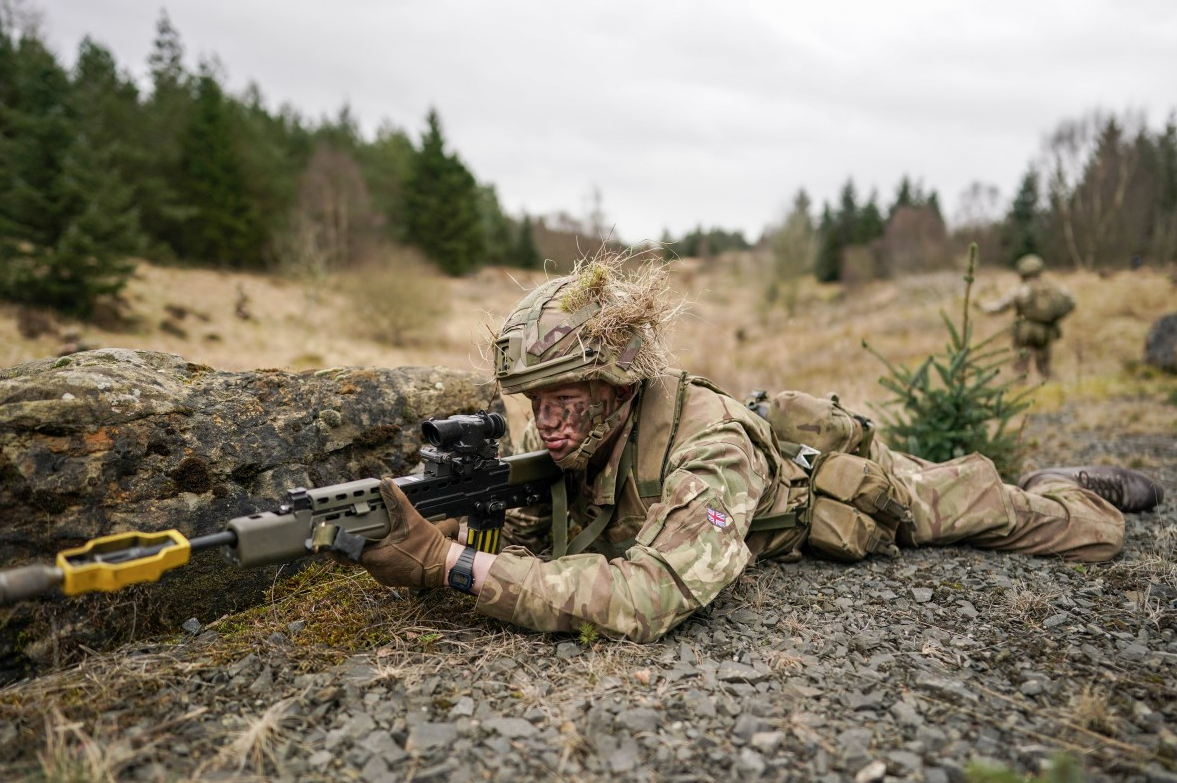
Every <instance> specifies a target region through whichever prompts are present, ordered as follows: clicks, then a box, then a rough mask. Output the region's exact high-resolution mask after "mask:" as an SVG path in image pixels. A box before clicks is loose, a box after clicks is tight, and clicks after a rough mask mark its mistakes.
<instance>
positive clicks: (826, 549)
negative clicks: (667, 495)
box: [619, 371, 911, 561]
mask: <svg viewBox="0 0 1177 783" xmlns="http://www.w3.org/2000/svg"><path fill="white" fill-rule="evenodd" d="M692 385H693V386H702V387H705V388H707V389H710V390H711V391H713V392H716V393H718V394H723V395H725V396H731V395H728V394H727V393H726V392H724V391H723V390H722V389H720V388H719V387H717V386H716V385H715V384H714V383H712V382H711V381H709V380H707V379H706V378H702V377H700V376H696V375H690V374H689V373H686V372H682V371H677V372H676V371H671V372H670V373H667V374H666V375H664V376H662V377H661V378H660V379H657V380H656V381H655V382H653V383H648V384H647V388H646V390H645V393H644V394H643V399H642V401H641V406H640V409H639V413H638V421H637V427H636V431H635V432H634V434H633V440H632V441H631V443H630V447H631V448H633V447H636V445H637V444H638V443H641V444H643V448H641V449H636V452H637V458H636V459H633V451H630V450H629V449H627V451H628V453H629V458H626V457H624V456H623V467H622V470H621V471H619V473H620V475H621V476H624V475H625V474H627V473H629V472H630V471H632V476H633V478H634V480H635V483H636V486H637V489H638V494H639V495H640V496H641V497H642V500H643V502H644V503H646V504H647V505H649V504H650V503H653V502H657V500H658V499H659V498H660V497H661V492H662V482H663V479H664V478H665V474H666V468H667V462H668V460H669V457H670V450H671V446H672V444H673V442H674V440H675V437H676V435H677V433H678V425H679V419H680V417H681V414H682V406H683V398H684V397H685V396H686V392H687V389H688V388H689V387H690V386H692ZM745 405H746V407H747V408H749V409H751V410H753V411H755V412H756V413H757V414H759V415H760V417H761V418H763V419H765V420H767V422H768V424H769V427H767V428H764V429H761V428H756V427H753V428H751V429H749V430H748V434H749V436H750V437H751V438H752V440H753V443H754V444H755V445H756V446H757V447H758V448H761V449H763V450H765V451H766V452H771V451H775V452H776V453H777V454H779V455H780V457H782V458H783V459H784V460H788V461H789V462H791V463H793V464H794V465H796V466H798V467H800V468H801V469H803V470H804V474H801V475H805V474H807V475H808V476H809V482H808V483H809V492H808V498H807V500H806V501H804V505H802V506H798V505H796V504H795V502H794V501H793V493H792V492H790V491H786V490H787V488H786V487H781V488H780V490H779V491H778V495H777V500H776V503H775V504H774V506H773V508H771V509H769V510H768V511H767V512H766V513H763V514H759V515H757V517H756V519H754V520H753V521H752V524H751V532H752V533H759V534H762V535H764V534H768V535H772V536H774V539H775V540H776V541H778V543H779V542H781V541H787V542H791V543H790V545H789V546H787V547H786V549H785V551H783V552H778V553H771V549H772V547H770V556H773V557H780V556H783V557H784V559H795V557H794V555H796V556H799V553H796V552H795V545H796V546H799V545H800V542H801V540H802V539H800V538H797V537H796V536H791V535H789V533H788V531H789V530H793V529H796V528H797V527H799V526H800V527H806V528H808V534H807V535H806V536H805V537H804V538H805V539H807V540H808V544H809V546H810V548H811V549H812V550H815V551H817V552H818V553H820V554H822V555H824V556H826V557H831V558H835V559H838V560H848V561H854V560H860V559H862V558H864V557H866V556H867V555H869V554H871V553H880V554H886V555H889V556H894V555H895V554H897V553H898V550H897V549H896V547H895V538H896V531H897V529H898V528H899V526H900V525H902V524H904V523H907V522H910V518H911V513H910V510H909V507H910V503H911V497H910V495H909V494H908V492H907V490H906V489H905V488H903V487H902V486H901V485H899V484H898V483H897V482H895V481H894V480H893V478H892V477H891V476H889V475H887V474H886V473H885V472H884V471H883V470H882V468H881V467H880V466H879V465H877V464H876V463H874V462H872V461H871V460H870V459H869V454H870V450H871V444H872V441H873V436H874V428H873V426H872V424H871V422H870V420H869V419H867V418H866V417H864V416H859V415H857V414H854V413H851V412H850V411H848V410H846V409H845V408H843V407H842V405H841V403H840V402H839V401H838V398H837V396H836V395H830V396H829V397H826V398H818V397H813V396H811V395H808V394H804V393H802V392H794V391H785V392H780V393H778V394H775V395H772V396H769V395H768V393H767V392H754V393H753V396H752V397H751V398H750V399H749V400H747V401H746V403H745ZM770 441H771V443H770ZM774 447H775V449H774ZM631 459H632V461H630V460H631ZM789 472H790V473H792V472H798V473H799V471H796V468H793V469H792V470H791V471H789ZM784 478H785V476H784V475H781V476H780V477H778V480H781V479H784ZM782 534H783V538H782V537H781V536H782ZM792 542H795V545H794V543H792Z"/></svg>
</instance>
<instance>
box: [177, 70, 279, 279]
mask: <svg viewBox="0 0 1177 783" xmlns="http://www.w3.org/2000/svg"><path fill="white" fill-rule="evenodd" d="M180 171H181V179H180V182H179V190H180V196H181V198H182V200H183V201H184V203H186V204H187V205H189V206H190V207H191V208H192V210H193V214H192V215H191V216H190V217H189V218H188V220H186V221H185V223H184V228H183V230H182V232H181V234H180V238H181V242H180V248H179V249H180V250H181V252H182V253H183V254H184V255H186V256H188V257H190V258H194V259H200V260H204V261H212V262H215V263H218V264H223V265H227V266H230V267H235V268H248V267H257V266H260V265H261V261H262V255H261V244H262V236H261V231H260V226H259V224H258V219H257V215H256V213H255V212H254V210H253V206H252V204H250V203H249V201H248V199H247V198H246V196H245V182H244V177H243V176H242V167H241V161H240V159H239V158H238V155H237V151H236V146H235V143H234V133H233V123H232V116H231V113H230V109H229V106H228V103H227V102H226V100H225V97H224V94H223V93H222V92H221V87H220V85H219V84H218V83H217V80H216V78H215V77H214V75H213V74H212V72H211V69H209V68H207V67H206V68H204V69H203V73H202V74H201V75H200V77H199V79H198V81H197V87H196V104H195V106H194V107H193V112H192V114H191V117H190V118H189V122H188V125H187V127H186V128H185V129H184V133H183V135H182V136H181V139H180Z"/></svg>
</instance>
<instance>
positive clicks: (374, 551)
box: [360, 478, 458, 587]
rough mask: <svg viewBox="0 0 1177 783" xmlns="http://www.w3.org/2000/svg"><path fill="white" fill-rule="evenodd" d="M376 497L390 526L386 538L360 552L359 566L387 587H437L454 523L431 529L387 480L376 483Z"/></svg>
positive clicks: (440, 582)
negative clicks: (383, 507)
mask: <svg viewBox="0 0 1177 783" xmlns="http://www.w3.org/2000/svg"><path fill="white" fill-rule="evenodd" d="M380 496H381V497H382V498H384V506H385V508H386V509H388V519H389V522H390V523H391V524H390V528H389V531H388V535H387V536H385V537H384V538H383V539H381V540H380V541H377V542H376V543H375V544H372V545H371V546H369V547H368V548H366V549H365V550H364V552H363V554H362V555H360V565H362V566H363V567H364V568H366V569H368V572H369V573H371V574H372V576H373V577H374V578H375V579H376V581H377V582H379V583H380V584H382V585H387V586H388V587H440V586H441V585H442V584H443V580H444V577H445V556H446V553H447V552H449V548H450V542H451V541H452V539H453V537H454V536H456V535H457V532H458V522H457V520H454V519H447V520H445V521H444V522H442V523H440V524H437V525H434V524H433V523H432V522H430V521H429V520H427V519H425V517H423V516H421V515H420V514H419V513H417V509H415V508H413V505H412V504H411V503H409V501H408V498H406V497H405V493H404V492H402V491H401V488H400V487H398V486H397V485H396V482H395V481H393V480H392V479H391V478H386V479H384V481H382V482H381V483H380Z"/></svg>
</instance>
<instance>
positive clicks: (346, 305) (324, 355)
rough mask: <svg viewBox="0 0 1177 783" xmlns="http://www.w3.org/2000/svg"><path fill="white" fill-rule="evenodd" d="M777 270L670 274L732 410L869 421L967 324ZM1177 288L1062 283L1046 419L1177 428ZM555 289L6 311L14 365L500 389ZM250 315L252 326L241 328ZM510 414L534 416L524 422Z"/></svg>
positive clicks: (982, 323) (331, 286)
mask: <svg viewBox="0 0 1177 783" xmlns="http://www.w3.org/2000/svg"><path fill="white" fill-rule="evenodd" d="M763 266H764V261H763V260H762V259H757V258H755V257H754V256H752V255H751V254H745V255H743V256H741V257H736V258H730V259H723V260H719V261H714V262H710V263H704V262H702V261H699V260H697V259H685V260H680V261H676V262H674V263H673V264H672V266H671V275H672V282H673V285H674V287H675V288H676V289H677V290H678V291H679V292H680V293H681V295H682V296H683V297H684V298H685V299H687V301H688V302H689V303H690V307H689V309H688V315H687V316H686V317H684V318H683V319H682V320H681V321H680V324H679V326H678V328H677V330H676V332H675V334H674V339H673V340H672V345H673V346H674V347H675V350H676V355H677V357H678V362H677V364H678V366H681V367H684V368H686V369H689V370H691V371H693V372H697V373H700V374H703V375H707V376H709V377H711V378H712V379H713V380H715V381H716V382H717V383H719V384H720V385H721V386H723V387H724V388H726V389H728V390H729V391H731V392H732V393H733V394H737V395H743V394H745V393H747V392H748V391H750V390H751V389H754V388H761V389H769V390H779V389H785V388H790V389H798V390H801V391H806V392H809V393H812V394H818V395H821V394H825V393H828V392H837V393H838V394H839V395H840V396H841V398H842V401H843V403H844V404H846V405H847V407H849V408H851V409H855V410H859V411H861V412H863V413H867V414H868V415H869V414H870V413H871V412H872V407H871V406H872V405H875V404H878V403H880V402H882V401H883V399H885V397H886V392H885V390H884V389H883V388H882V387H881V386H879V384H878V383H877V380H878V377H879V376H880V375H881V374H883V373H884V367H883V366H882V364H881V363H880V362H879V361H878V360H877V359H876V358H874V357H873V356H871V355H870V354H869V353H868V352H867V351H866V350H864V349H863V347H862V342H863V340H868V341H869V342H870V343H871V344H872V345H873V346H874V347H875V348H877V349H878V350H879V351H880V352H881V353H882V354H883V355H885V356H887V357H888V358H889V359H891V360H892V361H895V362H901V363H908V364H909V365H914V364H916V363H918V362H919V361H922V360H923V359H924V358H925V357H926V356H928V355H930V354H933V353H937V352H940V351H942V350H943V348H944V345H945V344H946V343H947V339H948V337H947V332H946V330H945V328H944V325H943V323H942V321H941V313H942V312H946V313H947V314H948V316H949V317H950V318H951V319H952V321H953V322H954V323H956V324H958V325H959V324H960V322H961V309H962V303H963V300H962V297H963V294H964V282H963V279H962V274H960V273H955V272H941V273H937V274H932V275H923V276H919V277H913V278H910V279H906V280H901V281H898V282H880V283H874V284H870V285H866V286H863V287H861V288H858V289H854V290H846V289H843V288H842V287H841V286H838V285H826V286H822V285H817V284H816V283H813V282H812V281H805V282H804V283H802V284H801V286H800V288H799V291H798V294H797V306H796V310H795V316H794V317H791V318H790V317H789V316H788V314H787V313H786V312H785V309H784V308H783V307H782V306H780V305H778V306H776V307H775V308H771V307H769V306H767V305H766V304H765V302H764V296H763V293H762V286H763V282H762V281H763V275H762V274H761V269H762V268H763ZM962 268H963V267H962ZM1175 274H1177V273H1174V272H1172V271H1169V270H1152V269H1147V268H1146V269H1141V270H1138V271H1135V272H1118V273H1114V274H1111V275H1109V276H1100V275H1097V274H1094V273H1072V274H1063V275H1060V276H1059V279H1061V280H1062V281H1063V282H1064V283H1065V284H1066V285H1067V286H1068V287H1070V288H1071V289H1072V291H1073V292H1074V293H1075V295H1076V297H1077V300H1078V302H1079V306H1078V308H1077V310H1076V311H1075V313H1073V314H1072V316H1071V317H1069V318H1068V319H1067V321H1066V322H1065V324H1064V327H1063V329H1064V337H1063V340H1062V341H1061V342H1060V343H1059V344H1058V345H1057V348H1056V355H1055V376H1056V378H1055V380H1054V381H1053V382H1051V383H1049V384H1046V385H1045V387H1043V388H1041V389H1040V390H1039V391H1038V393H1037V394H1036V401H1037V408H1036V410H1037V411H1039V412H1049V411H1051V410H1054V409H1057V407H1058V406H1060V405H1062V404H1064V403H1067V402H1070V403H1074V404H1076V409H1077V412H1078V415H1079V416H1080V421H1081V422H1082V423H1084V424H1090V425H1094V424H1097V423H1110V422H1109V421H1106V420H1109V419H1110V420H1111V421H1114V422H1115V424H1116V425H1117V426H1119V427H1122V428H1125V429H1127V430H1133V431H1141V430H1145V431H1146V430H1151V429H1154V428H1155V427H1157V426H1161V427H1168V428H1170V429H1172V428H1174V420H1175V418H1177V416H1175V414H1174V409H1173V408H1172V407H1171V406H1166V405H1164V404H1163V402H1162V399H1163V394H1162V393H1161V391H1163V387H1164V386H1165V381H1164V379H1161V380H1159V381H1158V380H1156V379H1154V378H1152V377H1150V376H1151V375H1152V374H1151V373H1149V372H1147V371H1144V370H1143V369H1142V368H1141V366H1140V360H1141V357H1142V356H1143V350H1144V338H1145V335H1146V333H1147V331H1148V328H1149V326H1150V325H1151V324H1152V323H1153V322H1154V321H1155V320H1156V319H1157V318H1158V317H1160V316H1161V315H1164V314H1166V313H1167V312H1171V311H1172V310H1173V309H1174V307H1175V306H1177V305H1175V303H1177V284H1175V282H1174V276H1175ZM977 278H978V279H977V282H976V283H975V285H974V290H973V299H974V300H975V299H991V298H994V297H996V296H997V295H999V293H1000V292H1001V291H1003V290H1005V289H1006V288H1007V287H1009V286H1012V285H1014V284H1015V282H1016V280H1017V278H1016V275H1014V274H1013V273H1012V272H1008V271H995V270H981V271H980V272H979V273H978V276H977ZM542 279H543V273H541V272H525V271H520V270H507V269H501V268H488V269H483V270H481V271H480V272H478V273H477V274H475V275H472V276H470V277H466V278H459V279H453V278H448V277H444V276H441V275H438V274H437V273H435V272H433V271H432V270H431V269H429V268H428V267H425V266H423V265H420V264H419V263H416V262H413V261H412V260H411V259H409V258H403V259H399V260H398V266H397V267H396V268H394V269H393V270H392V271H384V272H379V273H374V274H371V275H366V274H363V273H358V272H356V273H350V274H346V275H341V276H335V277H330V278H327V279H325V280H317V281H302V282H300V281H296V280H283V279H280V278H278V277H270V276H259V275H243V274H230V273H225V272H218V271H211V270H202V269H177V268H169V267H160V266H156V265H152V264H149V263H146V262H145V263H142V264H141V265H140V266H139V268H138V270H137V272H136V274H135V276H134V278H133V279H132V281H131V283H130V285H129V286H128V288H127V291H126V292H125V299H126V301H127V303H128V305H129V307H128V315H129V316H130V317H129V322H128V323H126V324H125V325H123V326H120V327H119V328H117V329H102V328H99V327H96V326H92V325H77V324H66V323H60V322H52V323H51V324H50V326H51V330H50V331H49V332H47V333H45V334H43V335H41V336H39V337H36V338H34V339H27V338H24V337H22V336H21V334H20V331H19V330H18V325H17V320H18V319H17V316H18V309H17V308H16V307H14V306H12V305H4V304H0V366H4V367H7V366H11V365H14V364H19V363H21V362H24V361H28V360H31V359H37V358H45V357H47V356H54V355H57V353H59V352H60V351H61V350H63V343H65V342H66V337H67V336H69V335H67V334H66V333H67V332H68V331H70V330H74V331H76V332H77V333H78V342H79V343H80V344H81V345H83V346H85V347H90V348H98V347H123V348H142V349H150V350H157V351H166V352H169V353H176V354H179V355H181V356H183V357H184V358H185V359H187V360H189V361H192V362H196V363H200V364H207V365H209V366H212V367H215V368H217V369H223V370H244V369H256V368H262V367H267V368H282V369H289V370H295V371H298V370H307V369H317V368H321V367H337V366H385V367H395V366H406V365H434V364H437V365H446V366H451V367H460V368H465V369H474V370H477V371H481V372H486V367H487V364H486V361H485V358H484V350H485V347H486V345H487V342H488V336H489V334H490V332H491V330H492V329H493V328H494V327H495V326H497V324H498V323H500V321H501V318H502V316H503V315H504V314H505V313H506V312H507V311H508V310H509V309H510V307H511V305H512V304H513V303H514V302H515V301H516V300H518V298H519V297H520V296H521V295H522V294H523V292H524V291H525V290H526V289H527V288H530V287H532V286H534V285H535V283H536V282H537V281H538V280H542ZM239 303H240V305H241V307H240V309H241V314H242V315H245V316H248V317H245V318H242V317H238V315H237V313H238V309H239V307H238V305H239ZM970 317H971V318H973V322H974V326H975V330H976V334H977V337H978V338H984V337H986V336H988V335H991V334H993V333H995V332H998V331H1000V330H1002V329H1005V328H1007V327H1008V325H1009V320H1010V319H1009V316H1008V315H1004V316H996V317H988V316H984V315H982V314H980V313H979V312H978V311H976V310H973V311H972V312H971V313H970ZM1000 339H1004V338H1000ZM1031 381H1033V379H1031ZM1158 384H1159V386H1158ZM1158 389H1160V390H1161V391H1158ZM1123 397H1131V398H1133V399H1134V400H1135V402H1136V404H1135V406H1134V408H1133V410H1132V413H1131V415H1129V416H1128V417H1123V416H1121V415H1120V414H1121V412H1120V411H1119V409H1118V408H1117V407H1114V406H1113V407H1112V408H1109V409H1106V410H1105V408H1104V406H1103V405H1102V404H1101V403H1102V401H1105V400H1107V399H1110V398H1123ZM1080 403H1081V404H1080ZM510 409H511V411H512V413H513V415H514V416H522V415H523V414H522V413H521V412H520V410H519V407H518V406H517V405H511V406H510Z"/></svg>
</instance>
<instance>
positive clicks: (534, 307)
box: [493, 257, 678, 394]
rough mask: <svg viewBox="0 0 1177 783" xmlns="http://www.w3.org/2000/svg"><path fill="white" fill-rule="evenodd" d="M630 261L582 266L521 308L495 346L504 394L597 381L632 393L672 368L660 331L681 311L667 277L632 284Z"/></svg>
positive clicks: (507, 322)
mask: <svg viewBox="0 0 1177 783" xmlns="http://www.w3.org/2000/svg"><path fill="white" fill-rule="evenodd" d="M624 260H625V259H624V258H619V257H608V258H605V259H601V258H597V259H593V260H592V261H591V262H589V263H584V264H580V265H578V267H577V269H576V271H574V272H573V274H571V275H565V276H563V277H558V278H554V279H552V280H549V281H547V282H546V283H544V284H542V285H540V286H538V287H536V288H535V289H533V290H532V291H531V292H530V293H529V294H528V295H527V296H525V297H523V299H522V300H520V301H519V303H518V304H516V305H515V308H514V309H513V310H512V311H511V312H510V314H508V315H507V317H506V319H505V320H504V321H503V325H502V327H501V328H500V329H499V331H498V334H497V335H496V336H495V341H494V357H493V361H494V373H495V380H496V381H497V382H498V384H499V387H500V388H501V389H502V391H503V393H504V394H519V393H522V392H526V391H530V390H532V389H538V388H541V387H544V386H554V385H559V384H565V383H576V382H579V381H591V380H601V381H605V382H607V383H611V384H613V385H614V386H628V385H630V384H633V383H637V382H639V381H642V380H645V379H646V378H652V377H655V376H657V375H659V374H660V373H661V372H662V371H663V370H664V369H665V368H666V366H667V363H668V361H667V360H668V357H667V352H666V350H665V349H664V347H663V346H662V339H661V332H662V327H663V326H664V325H666V324H667V323H668V322H669V321H670V320H672V319H673V317H674V314H675V313H676V312H677V309H678V306H677V305H676V304H673V303H668V301H667V297H665V296H664V294H665V293H667V292H666V288H665V283H664V275H662V274H661V273H660V272H659V271H658V270H653V271H651V272H650V273H648V274H646V276H644V277H643V276H640V275H639V276H638V277H633V276H629V277H627V276H626V275H625V274H624V272H623V271H622V269H621V263H620V262H621V261H624Z"/></svg>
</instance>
